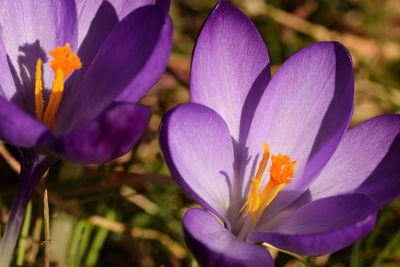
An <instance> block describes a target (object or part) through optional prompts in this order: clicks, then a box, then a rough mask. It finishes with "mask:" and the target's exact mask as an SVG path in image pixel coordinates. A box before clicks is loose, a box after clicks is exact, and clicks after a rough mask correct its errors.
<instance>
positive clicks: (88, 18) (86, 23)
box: [76, 0, 171, 46]
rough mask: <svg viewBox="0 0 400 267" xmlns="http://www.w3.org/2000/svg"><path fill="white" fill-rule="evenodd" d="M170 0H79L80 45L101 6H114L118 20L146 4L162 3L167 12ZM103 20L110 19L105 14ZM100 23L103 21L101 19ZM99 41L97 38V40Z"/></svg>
mask: <svg viewBox="0 0 400 267" xmlns="http://www.w3.org/2000/svg"><path fill="white" fill-rule="evenodd" d="M170 4H171V1H170V0H135V1H132V0H126V1H120V0H111V1H103V0H91V1H87V0H77V1H76V8H77V10H78V26H79V28H78V46H80V44H81V42H82V41H83V40H84V39H85V36H86V35H87V32H88V31H89V27H92V26H93V19H94V18H95V17H96V16H97V13H98V12H99V9H100V8H101V7H100V6H109V7H112V13H114V14H115V15H116V17H115V18H116V19H117V22H118V21H119V20H121V19H123V18H124V17H125V16H126V15H128V14H129V13H131V12H132V11H133V10H135V9H138V8H139V7H142V6H146V5H160V6H161V7H162V8H163V9H164V10H165V11H166V12H168V11H169V6H170ZM102 19H103V20H106V21H107V20H109V17H107V16H103V17H102ZM99 23H101V22H100V21H99ZM95 41H97V40H95Z"/></svg>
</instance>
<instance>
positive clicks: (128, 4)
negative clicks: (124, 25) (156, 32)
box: [110, 0, 171, 19]
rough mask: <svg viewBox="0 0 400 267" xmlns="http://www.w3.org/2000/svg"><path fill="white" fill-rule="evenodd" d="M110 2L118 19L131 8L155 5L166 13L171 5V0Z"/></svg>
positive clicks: (114, 0) (113, 0)
mask: <svg viewBox="0 0 400 267" xmlns="http://www.w3.org/2000/svg"><path fill="white" fill-rule="evenodd" d="M110 2H111V3H112V4H113V6H114V7H115V10H116V11H117V13H118V16H119V18H120V19H121V18H123V17H125V16H126V15H128V14H129V13H130V12H131V11H132V10H135V9H137V8H139V7H142V6H146V5H157V6H159V7H161V8H162V9H163V10H164V11H165V12H167V13H168V11H169V7H170V5H171V0H135V1H132V0H124V1H121V0H111V1H110Z"/></svg>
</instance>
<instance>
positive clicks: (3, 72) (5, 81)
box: [0, 38, 16, 100]
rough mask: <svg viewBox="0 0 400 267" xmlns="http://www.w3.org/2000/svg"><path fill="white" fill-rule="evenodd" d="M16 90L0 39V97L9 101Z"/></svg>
mask: <svg viewBox="0 0 400 267" xmlns="http://www.w3.org/2000/svg"><path fill="white" fill-rule="evenodd" d="M15 91H16V88H15V83H14V79H13V76H12V74H11V72H10V68H9V65H8V60H7V53H6V50H5V47H4V44H3V40H2V39H1V38H0V96H1V97H3V98H5V99H7V100H10V99H11V97H12V96H13V95H14V94H15Z"/></svg>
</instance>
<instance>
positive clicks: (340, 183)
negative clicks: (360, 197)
mask: <svg viewBox="0 0 400 267" xmlns="http://www.w3.org/2000/svg"><path fill="white" fill-rule="evenodd" d="M399 155H400V115H383V116H380V117H376V118H374V119H371V120H369V121H366V122H364V123H362V124H360V125H358V126H356V127H354V128H352V129H350V130H349V131H347V132H346V134H345V135H344V137H343V139H342V141H341V143H340V145H339V147H338V148H337V150H336V151H335V153H334V154H333V156H332V158H331V159H330V160H329V162H328V164H327V165H326V166H325V168H324V169H323V171H322V172H321V173H320V174H319V175H318V178H317V179H316V180H315V182H314V183H313V184H312V185H311V186H310V188H309V192H310V195H311V198H312V199H318V198H323V197H327V196H332V195H337V194H343V193H347V192H363V193H366V194H368V195H369V196H370V197H372V198H373V199H374V200H375V201H376V202H377V203H378V206H379V207H382V206H384V205H386V204H387V203H389V202H391V201H393V200H394V199H396V198H397V197H399V190H398V188H400V158H399Z"/></svg>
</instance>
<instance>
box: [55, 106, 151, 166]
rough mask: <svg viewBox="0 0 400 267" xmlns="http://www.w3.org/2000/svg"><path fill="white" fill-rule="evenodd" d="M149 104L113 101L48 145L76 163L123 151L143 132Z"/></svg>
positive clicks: (101, 159)
mask: <svg viewBox="0 0 400 267" xmlns="http://www.w3.org/2000/svg"><path fill="white" fill-rule="evenodd" d="M149 119H150V108H149V107H143V106H139V105H134V104H131V103H117V102H116V103H113V104H112V105H111V106H110V107H108V108H107V109H106V110H105V111H104V112H103V113H102V114H101V115H100V116H99V117H98V118H97V119H96V120H94V121H93V122H92V123H90V124H89V125H87V126H86V127H84V128H82V129H80V130H78V131H76V132H72V133H70V134H68V135H66V136H63V137H59V138H58V139H57V140H56V141H55V142H54V143H53V144H51V145H50V147H51V148H52V149H53V150H54V151H55V152H56V153H57V154H59V155H61V156H62V157H64V158H66V159H69V160H71V161H75V162H79V163H103V162H106V161H109V160H112V159H114V158H117V157H119V156H121V155H123V154H125V153H127V152H128V151H129V150H130V149H131V148H132V146H133V145H134V144H135V143H136V141H137V140H138V139H139V137H140V136H141V135H142V134H143V132H144V130H145V129H146V127H147V124H148V122H149Z"/></svg>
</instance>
